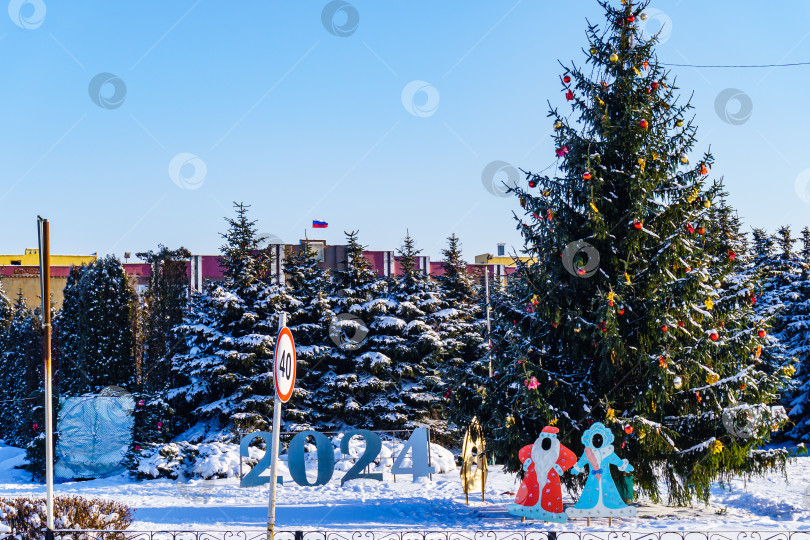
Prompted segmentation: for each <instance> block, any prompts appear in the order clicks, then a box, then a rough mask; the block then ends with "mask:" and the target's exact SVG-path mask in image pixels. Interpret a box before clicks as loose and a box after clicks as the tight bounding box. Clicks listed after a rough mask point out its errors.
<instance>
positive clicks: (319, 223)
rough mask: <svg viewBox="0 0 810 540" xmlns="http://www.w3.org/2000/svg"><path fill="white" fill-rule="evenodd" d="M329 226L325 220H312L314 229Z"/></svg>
mask: <svg viewBox="0 0 810 540" xmlns="http://www.w3.org/2000/svg"><path fill="white" fill-rule="evenodd" d="M328 226H329V224H328V223H327V222H325V221H318V220H315V219H313V220H312V228H313V229H325V228H327V227H328Z"/></svg>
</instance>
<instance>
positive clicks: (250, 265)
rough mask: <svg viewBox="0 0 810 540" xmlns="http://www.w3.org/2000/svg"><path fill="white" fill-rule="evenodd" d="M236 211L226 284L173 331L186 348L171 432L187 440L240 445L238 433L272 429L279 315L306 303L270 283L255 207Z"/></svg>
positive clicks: (178, 368)
mask: <svg viewBox="0 0 810 540" xmlns="http://www.w3.org/2000/svg"><path fill="white" fill-rule="evenodd" d="M234 207H235V212H236V216H235V217H234V218H226V222H227V224H228V230H227V231H226V232H225V233H223V234H222V235H221V236H222V237H223V239H224V241H225V243H224V244H223V246H222V248H221V264H222V266H223V267H224V281H222V282H221V283H211V284H210V285H209V286H208V287H207V288H206V290H205V291H204V292H203V293H201V294H197V295H195V296H194V297H193V298H192V301H191V306H190V311H189V314H188V315H187V317H186V319H185V321H184V322H183V324H181V325H179V326H177V327H176V328H175V331H176V332H177V333H178V334H179V335H181V336H183V337H184V339H185V341H186V343H185V347H186V350H185V351H184V352H183V353H179V354H176V355H174V356H173V358H172V380H173V382H172V388H171V389H170V390H169V392H168V399H169V403H170V404H171V406H172V408H173V409H174V411H175V416H174V418H173V420H172V426H171V432H172V433H173V434H178V433H179V434H180V437H179V438H180V439H182V440H189V441H192V442H199V441H201V440H237V437H238V433H239V432H251V431H255V430H262V429H267V428H269V427H270V423H271V419H272V414H273V395H274V391H275V390H274V386H273V380H272V358H273V348H274V346H275V338H276V335H277V333H278V314H279V313H280V312H281V311H287V312H290V311H293V309H294V308H295V307H297V306H298V305H299V304H300V303H299V302H298V301H297V300H295V299H294V298H292V297H291V296H290V295H289V294H287V291H286V288H285V287H284V286H283V285H281V284H277V283H271V282H270V277H269V276H270V263H271V256H270V253H269V252H268V251H266V250H262V249H260V246H259V241H260V240H259V238H258V236H257V234H256V221H254V220H250V219H249V218H248V209H249V206H248V205H245V204H242V203H234ZM293 399H295V397H294V398H293ZM289 418H290V415H289V413H288V414H285V419H289ZM293 420H298V421H300V420H303V419H295V418H293Z"/></svg>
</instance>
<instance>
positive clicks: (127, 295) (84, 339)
mask: <svg viewBox="0 0 810 540" xmlns="http://www.w3.org/2000/svg"><path fill="white" fill-rule="evenodd" d="M64 295H65V299H64V302H63V304H62V309H61V311H60V313H59V315H58V317H57V318H56V320H55V321H54V322H55V327H56V333H57V334H58V335H57V337H58V343H59V351H58V352H59V357H60V359H61V362H60V370H59V376H58V379H59V391H60V393H61V394H62V395H66V396H75V395H80V394H84V393H94V392H99V391H100V390H102V389H103V388H105V387H107V386H118V387H122V388H125V389H127V390H129V391H133V390H134V389H135V384H136V365H135V336H134V331H135V324H136V316H137V297H136V295H135V291H134V289H133V288H132V284H131V283H130V282H129V279H128V278H127V275H126V273H125V272H124V268H123V266H122V265H121V261H119V260H118V259H116V258H115V257H112V256H109V257H105V258H102V259H99V260H97V261H95V262H92V263H90V264H88V265H86V266H80V267H74V268H73V269H72V270H71V273H70V275H69V277H68V280H67V284H66V286H65V290H64Z"/></svg>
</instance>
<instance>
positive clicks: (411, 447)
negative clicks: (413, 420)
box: [391, 428, 436, 481]
mask: <svg viewBox="0 0 810 540" xmlns="http://www.w3.org/2000/svg"><path fill="white" fill-rule="evenodd" d="M408 452H410V453H411V466H410V467H405V466H403V462H404V461H405V457H406V456H407V455H408ZM428 456H429V454H428V432H427V428H416V429H415V430H413V433H411V437H410V438H409V439H408V440H407V442H406V443H405V445H404V446H403V447H402V451H401V452H400V453H399V455H398V456H397V458H396V459H395V460H394V465H393V466H392V467H391V472H392V473H393V474H412V475H413V479H414V481H415V480H416V479H417V478H419V477H423V476H430V475H431V474H433V473H435V472H436V469H435V468H434V467H431V466H430V460H429V458H428Z"/></svg>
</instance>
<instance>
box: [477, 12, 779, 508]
mask: <svg viewBox="0 0 810 540" xmlns="http://www.w3.org/2000/svg"><path fill="white" fill-rule="evenodd" d="M600 4H601V5H602V6H603V8H604V9H605V12H606V19H607V23H606V29H605V30H604V31H602V30H600V29H599V28H598V26H595V25H590V26H589V28H588V32H587V35H588V39H589V41H590V45H589V47H588V48H589V49H590V52H589V53H588V54H587V60H586V62H587V63H588V64H591V66H590V67H589V68H588V69H587V70H582V69H579V68H578V67H576V66H575V65H572V66H571V67H564V73H563V77H562V78H561V82H562V83H563V90H564V91H565V93H566V97H567V101H568V102H569V104H570V105H571V106H572V108H573V110H572V112H571V113H570V114H569V113H567V112H566V113H561V112H559V111H557V110H556V109H552V111H551V113H550V116H551V117H552V118H553V121H554V127H555V135H554V143H555V147H556V153H557V156H558V157H559V158H560V159H559V163H558V170H559V171H560V174H559V175H555V177H548V176H541V175H537V174H529V175H528V180H529V186H530V187H529V189H522V188H517V189H515V190H514V191H515V192H516V194H517V195H518V196H519V197H520V198H521V200H522V202H523V208H524V210H525V214H524V215H522V216H517V217H518V222H519V223H518V229H519V231H520V232H521V234H522V235H523V237H524V249H523V252H524V253H525V254H526V255H528V256H530V257H531V258H532V259H533V261H534V263H533V264H521V265H520V266H519V268H520V271H519V273H518V274H517V276H516V278H514V279H515V281H516V282H515V284H514V286H513V288H512V290H511V295H512V297H513V301H512V302H510V303H508V304H507V305H506V306H505V309H504V310H503V311H501V312H497V310H496V314H497V315H498V317H499V318H500V319H501V325H502V331H504V341H505V343H504V344H505V345H506V347H505V349H504V350H501V351H499V353H498V354H496V355H495V357H494V358H495V359H496V360H497V361H496V362H495V364H496V368H495V369H496V371H497V372H498V373H499V376H498V377H497V378H496V377H492V378H491V379H490V380H488V381H487V384H486V386H485V390H486V392H487V394H486V400H485V401H484V405H483V406H482V411H481V414H480V415H479V420H482V425H484V426H486V428H485V429H487V435H488V438H489V440H490V442H489V444H488V448H492V449H494V450H495V451H496V453H497V454H499V455H500V456H502V457H503V458H504V459H505V463H506V466H507V468H508V470H510V471H519V470H520V468H521V465H520V462H519V461H518V450H519V449H520V448H521V447H522V446H523V445H525V444H527V443H528V442H530V441H532V440H534V439H535V437H536V436H537V434H538V433H539V431H540V430H541V429H542V427H543V426H544V425H546V424H552V425H557V426H558V427H559V428H560V439H561V440H562V442H563V444H565V445H567V446H568V447H569V448H571V449H572V450H574V451H575V452H576V453H577V454H579V453H581V451H582V443H581V442H580V436H581V434H582V432H583V431H584V430H585V429H587V428H588V427H589V426H590V425H591V424H592V423H594V422H597V421H601V422H605V423H606V425H607V426H608V427H609V428H610V429H611V430H612V431H613V432H614V434H615V436H616V441H617V452H619V453H620V454H621V455H622V457H624V458H627V459H628V460H629V461H630V462H631V463H632V464H633V465H634V467H635V472H634V479H635V482H636V485H637V486H638V488H639V492H640V493H641V494H643V495H647V496H649V497H650V498H652V499H653V500H658V499H659V498H660V493H659V483H658V482H659V480H664V481H665V482H666V483H667V485H668V488H669V489H668V492H669V499H670V500H671V501H673V502H679V503H685V502H688V501H690V500H693V499H696V498H697V499H700V500H707V499H708V497H709V488H710V486H711V482H712V481H713V480H715V479H717V478H718V477H725V476H726V475H729V474H735V473H763V472H765V471H769V470H771V469H773V468H774V467H779V466H781V467H784V463H785V461H786V459H787V454H786V452H784V451H781V450H763V449H761V447H762V446H763V444H765V443H766V442H767V441H768V439H769V437H770V434H771V431H772V429H774V428H775V427H776V428H778V427H779V425H780V424H781V423H783V422H784V420H783V419H782V418H781V417H780V416H779V414H778V411H775V410H773V409H771V408H768V407H767V406H766V407H759V406H758V405H760V404H763V405H767V404H771V403H773V402H774V401H775V399H776V393H777V392H778V391H779V389H780V388H781V386H782V385H783V384H784V383H785V381H786V379H787V377H786V376H785V374H784V373H783V372H782V371H781V370H778V369H774V366H770V365H768V364H766V363H764V362H761V361H760V359H759V358H758V357H757V356H756V351H757V350H758V347H759V345H762V344H763V340H762V338H761V337H760V334H759V332H760V330H762V328H761V326H760V322H761V321H760V320H759V318H757V316H756V315H755V314H752V313H751V309H752V308H751V305H750V303H746V302H744V301H742V300H743V298H731V297H727V296H720V295H719V294H718V293H717V291H716V289H715V287H714V286H713V283H712V282H711V281H710V279H712V278H714V279H715V280H716V281H719V282H720V283H721V286H722V283H723V282H724V281H725V278H726V276H728V274H729V273H730V272H731V271H732V270H731V266H730V262H729V261H728V257H727V256H724V257H723V258H722V259H720V257H719V255H720V254H717V253H715V254H713V253H712V250H711V249H707V247H710V246H707V243H708V240H707V239H706V231H707V230H708V231H712V230H714V229H715V228H717V227H718V223H717V222H716V221H712V217H711V214H710V212H709V211H708V210H709V209H710V208H711V206H712V204H713V202H714V201H715V199H716V198H717V197H718V195H719V193H718V188H717V186H715V185H712V186H707V185H706V179H707V176H708V173H709V168H710V167H711V165H712V163H713V158H712V156H711V154H709V153H705V154H703V155H702V156H699V157H697V158H695V157H694V155H690V154H691V150H692V148H693V146H694V144H695V142H696V127H695V126H694V124H693V121H692V120H690V119H689V118H688V117H687V114H688V113H689V109H690V108H691V106H690V104H689V103H688V102H687V103H681V102H679V100H678V99H677V96H676V91H677V88H676V87H675V84H674V82H673V81H672V80H671V78H670V76H669V73H668V72H667V71H666V70H665V69H664V68H663V67H662V66H661V64H659V63H658V61H657V59H656V56H655V53H654V50H653V46H654V44H655V40H656V38H655V37H653V38H651V39H649V40H646V39H645V38H644V37H643V36H642V35H641V34H640V32H639V29H638V24H637V21H638V20H639V18H640V17H641V15H642V13H643V10H644V8H645V7H646V2H642V3H638V2H633V1H632V0H627V1H626V2H625V3H624V4H623V5H621V6H616V7H613V6H612V5H611V4H610V3H609V2H608V1H602V2H600ZM533 186H537V188H536V189H534V187H533ZM707 206H708V207H709V208H707ZM736 286H737V287H739V288H740V290H745V291H751V290H752V289H753V284H750V283H749V284H745V283H741V284H737V285H736ZM519 306H524V307H525V309H523V310H521V309H517V308H518V307H519ZM740 404H746V406H745V407H742V408H739V406H740ZM724 413H725V414H730V413H731V414H735V415H737V413H739V414H740V415H742V416H745V415H748V416H749V417H752V418H750V420H751V421H752V422H753V424H754V425H755V427H756V429H755V433H754V436H752V437H750V438H747V439H746V438H740V437H738V436H735V435H734V434H733V433H732V431H733V432H734V433H739V432H738V431H737V430H736V429H732V428H733V426H732V428H728V427H727V426H726V425H724V423H723V421H722V417H723V415H724Z"/></svg>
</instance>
